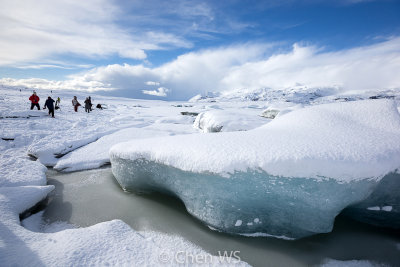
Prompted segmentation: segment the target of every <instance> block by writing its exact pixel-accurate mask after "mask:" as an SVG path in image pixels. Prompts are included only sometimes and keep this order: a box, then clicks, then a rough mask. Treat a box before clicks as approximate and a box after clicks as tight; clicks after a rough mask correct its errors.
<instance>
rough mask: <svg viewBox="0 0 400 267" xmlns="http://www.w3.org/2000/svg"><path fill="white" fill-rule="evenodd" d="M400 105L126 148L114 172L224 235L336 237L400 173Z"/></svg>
mask: <svg viewBox="0 0 400 267" xmlns="http://www.w3.org/2000/svg"><path fill="white" fill-rule="evenodd" d="M398 140H400V116H399V113H398V111H397V107H396V105H395V103H394V102H393V101H391V100H365V101H356V102H351V103H334V104H324V105H319V106H313V107H308V108H303V109H298V110H294V111H292V112H290V113H287V114H285V115H283V116H278V117H277V118H275V119H274V120H273V121H271V122H269V123H268V124H265V125H263V126H261V127H258V128H256V129H253V130H249V131H240V132H221V133H216V134H191V135H185V136H172V137H162V138H153V139H145V140H140V141H138V140H136V141H135V140H133V141H129V142H125V143H120V144H117V145H115V146H113V147H112V148H111V149H110V160H111V164H112V172H113V174H114V176H115V178H116V179H117V181H118V182H119V184H120V185H121V187H122V188H124V189H126V190H134V191H141V192H151V191H160V192H164V193H167V194H172V195H174V196H176V197H178V198H180V199H181V200H182V201H183V202H184V204H185V206H186V208H187V210H188V212H189V213H190V214H192V215H193V216H195V217H196V218H198V219H199V220H201V221H202V222H204V223H205V224H207V225H208V226H210V228H212V229H216V230H219V231H223V232H227V233H232V234H243V235H263V234H264V235H273V236H279V237H282V238H302V237H306V236H309V235H312V234H316V233H326V232H330V231H331V230H332V227H333V223H334V219H335V217H336V215H337V214H339V213H340V212H341V211H342V210H343V209H345V208H346V207H349V206H351V205H355V204H357V203H360V202H362V201H363V200H365V199H367V197H368V196H369V195H370V194H371V193H372V192H373V191H374V190H375V189H376V188H377V186H378V185H379V181H380V180H381V179H382V178H383V177H384V176H385V175H387V174H389V173H391V172H394V171H395V170H396V169H398V168H399V166H400V143H399V142H398Z"/></svg>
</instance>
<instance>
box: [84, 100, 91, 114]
mask: <svg viewBox="0 0 400 267" xmlns="http://www.w3.org/2000/svg"><path fill="white" fill-rule="evenodd" d="M91 107H92V102H91V101H90V99H89V97H86V100H85V111H86V112H87V113H89V112H90V109H91Z"/></svg>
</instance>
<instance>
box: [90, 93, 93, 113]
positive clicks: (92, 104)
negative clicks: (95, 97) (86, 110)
mask: <svg viewBox="0 0 400 267" xmlns="http://www.w3.org/2000/svg"><path fill="white" fill-rule="evenodd" d="M89 101H90V111H92V106H93V104H92V98H91V97H90V96H89Z"/></svg>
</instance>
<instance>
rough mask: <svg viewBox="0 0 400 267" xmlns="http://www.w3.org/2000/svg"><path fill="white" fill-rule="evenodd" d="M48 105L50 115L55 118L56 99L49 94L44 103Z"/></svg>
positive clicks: (45, 105)
mask: <svg viewBox="0 0 400 267" xmlns="http://www.w3.org/2000/svg"><path fill="white" fill-rule="evenodd" d="M46 107H47V108H48V109H49V115H51V117H53V118H54V100H53V99H52V98H51V97H50V96H49V97H48V98H47V100H46V103H45V104H44V108H45V109H46Z"/></svg>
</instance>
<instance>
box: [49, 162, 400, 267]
mask: <svg viewBox="0 0 400 267" xmlns="http://www.w3.org/2000/svg"><path fill="white" fill-rule="evenodd" d="M47 178H48V184H52V185H55V186H56V189H55V191H54V192H53V193H52V194H51V195H50V198H49V203H48V206H47V208H46V210H45V213H44V219H46V220H48V221H49V222H54V221H59V220H62V221H66V222H69V223H72V224H75V225H78V226H81V227H86V226H90V225H93V224H96V223H99V222H103V221H107V220H112V219H121V220H123V221H124V222H125V223H127V224H129V225H130V226H131V227H132V228H133V229H135V230H137V231H147V230H150V231H157V232H163V233H167V234H171V235H178V236H182V237H184V238H185V239H187V240H189V241H191V242H192V243H194V244H197V245H198V246H200V247H202V248H203V249H204V250H206V251H208V252H210V253H212V254H214V255H218V251H240V254H239V255H240V258H241V259H242V260H244V261H246V262H248V263H249V264H251V265H253V266H310V265H317V264H320V263H321V262H322V261H323V260H324V259H326V258H331V259H336V260H355V259H360V260H370V261H376V262H379V263H387V264H389V265H391V266H399V265H400V233H399V232H398V231H397V232H396V231H390V230H385V229H379V228H376V227H372V226H368V225H365V224H361V223H358V222H355V221H352V220H350V219H347V218H343V217H339V218H337V220H336V222H335V227H334V230H333V232H332V233H329V234H319V235H316V236H312V237H309V238H304V239H301V240H297V241H285V240H279V239H275V238H261V237H258V238H254V237H238V236H231V235H227V234H223V233H219V232H215V231H212V230H210V229H209V228H208V227H207V226H205V225H203V224H202V223H200V222H199V221H198V220H196V219H195V218H193V217H192V216H191V215H189V214H188V213H187V212H186V209H185V206H184V205H183V204H182V202H181V201H180V200H178V199H176V198H173V197H170V196H165V195H161V194H156V193H153V194H146V195H144V194H140V195H139V194H135V193H128V192H124V191H123V190H122V189H121V188H120V187H119V185H118V183H117V182H116V181H115V179H114V177H113V175H112V173H111V169H110V168H103V169H97V170H90V171H82V172H73V173H58V172H56V171H54V170H49V171H48V172H47Z"/></svg>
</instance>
